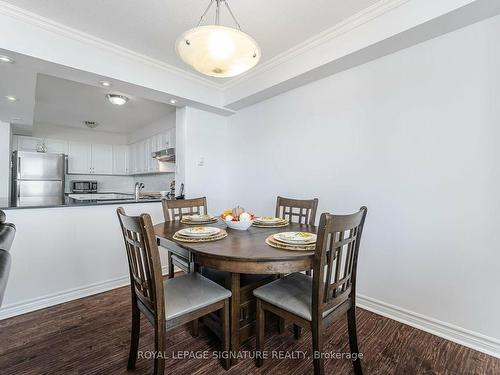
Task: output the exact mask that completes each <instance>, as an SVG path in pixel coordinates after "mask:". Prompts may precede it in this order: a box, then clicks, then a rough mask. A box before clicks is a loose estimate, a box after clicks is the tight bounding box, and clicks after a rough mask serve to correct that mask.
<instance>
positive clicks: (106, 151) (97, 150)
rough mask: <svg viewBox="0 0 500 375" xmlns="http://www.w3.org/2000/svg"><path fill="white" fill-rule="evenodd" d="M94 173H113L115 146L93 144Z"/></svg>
mask: <svg viewBox="0 0 500 375" xmlns="http://www.w3.org/2000/svg"><path fill="white" fill-rule="evenodd" d="M92 173H93V174H112V173H113V146H112V145H105V144H92Z"/></svg>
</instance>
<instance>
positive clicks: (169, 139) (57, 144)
mask: <svg viewBox="0 0 500 375" xmlns="http://www.w3.org/2000/svg"><path fill="white" fill-rule="evenodd" d="M41 146H44V147H41ZM172 147H175V129H169V130H168V131H166V132H164V133H160V134H157V135H155V136H152V137H149V138H147V139H144V140H142V141H138V142H135V143H133V144H131V145H110V144H97V143H87V142H75V141H62V140H57V139H42V138H35V137H27V136H21V135H19V136H18V135H15V136H13V137H12V149H13V150H19V151H40V150H41V149H43V148H45V150H46V151H47V152H55V153H62V154H67V155H68V173H69V174H103V175H124V176H125V175H136V174H151V173H172V172H174V171H175V163H161V165H160V163H159V162H158V161H157V160H156V159H153V157H152V154H153V153H154V152H156V151H160V150H163V149H166V148H172Z"/></svg>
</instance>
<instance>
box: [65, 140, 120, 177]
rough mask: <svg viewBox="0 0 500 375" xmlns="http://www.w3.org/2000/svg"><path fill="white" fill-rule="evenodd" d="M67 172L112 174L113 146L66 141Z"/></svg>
mask: <svg viewBox="0 0 500 375" xmlns="http://www.w3.org/2000/svg"><path fill="white" fill-rule="evenodd" d="M68 173H71V174H113V146H111V145H106V144H90V143H84V142H72V141H70V142H68Z"/></svg>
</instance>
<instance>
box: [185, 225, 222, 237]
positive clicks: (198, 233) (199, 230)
mask: <svg viewBox="0 0 500 375" xmlns="http://www.w3.org/2000/svg"><path fill="white" fill-rule="evenodd" d="M220 231H221V230H220V229H219V228H215V227H191V228H185V229H181V230H180V231H178V232H177V233H179V234H180V235H181V236H185V237H208V236H215V235H216V234H219V233H220Z"/></svg>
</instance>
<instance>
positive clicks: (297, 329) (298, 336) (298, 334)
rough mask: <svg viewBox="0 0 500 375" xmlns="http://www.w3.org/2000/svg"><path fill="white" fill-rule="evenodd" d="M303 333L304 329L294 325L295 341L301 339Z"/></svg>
mask: <svg viewBox="0 0 500 375" xmlns="http://www.w3.org/2000/svg"><path fill="white" fill-rule="evenodd" d="M301 333H302V328H301V327H300V326H298V325H297V324H294V325H293V337H294V338H295V340H298V339H300V336H301Z"/></svg>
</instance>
